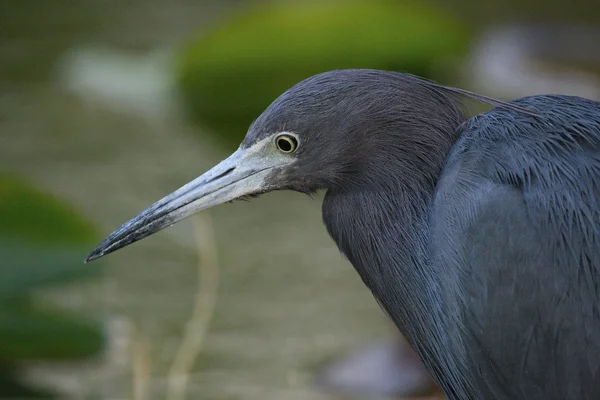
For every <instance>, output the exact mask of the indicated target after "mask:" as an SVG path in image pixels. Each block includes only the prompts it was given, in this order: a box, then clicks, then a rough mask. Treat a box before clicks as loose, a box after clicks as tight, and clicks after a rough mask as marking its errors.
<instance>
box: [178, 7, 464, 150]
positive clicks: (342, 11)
mask: <svg viewBox="0 0 600 400" xmlns="http://www.w3.org/2000/svg"><path fill="white" fill-rule="evenodd" d="M468 38H469V35H468V32H467V30H466V29H465V28H464V26H462V25H461V24H459V23H458V22H457V21H454V20H453V19H451V18H450V17H449V16H448V15H446V14H444V13H443V12H441V11H440V10H439V9H438V8H435V7H431V6H428V5H427V4H425V3H424V2H417V1H414V2H409V1H385V0H380V1H372V0H368V1H367V0H355V1H334V2H331V1H330V2H323V1H304V2H290V3H277V4H268V5H262V6H259V7H257V8H254V9H252V10H250V11H249V12H246V13H243V14H240V15H236V16H234V17H232V18H231V19H229V20H227V21H222V23H221V24H219V25H218V26H216V27H215V28H214V29H213V30H209V31H207V32H205V33H204V34H202V35H201V36H200V37H199V38H197V39H195V40H193V41H192V42H191V43H189V44H188V45H187V46H186V47H185V49H184V51H183V54H182V56H181V60H180V68H179V71H178V87H179V89H180V92H181V94H182V97H183V98H184V103H185V104H186V105H187V108H188V111H189V113H190V115H191V117H192V119H194V120H195V121H196V122H199V123H201V124H202V125H203V126H205V127H206V128H208V129H209V130H211V131H212V132H213V133H215V134H216V135H217V136H218V137H219V138H221V139H223V140H224V141H225V142H226V143H227V144H229V145H230V144H236V143H239V141H240V140H241V139H242V138H243V137H244V135H245V133H246V130H247V128H248V126H249V124H250V123H251V122H252V121H253V119H254V118H256V117H257V116H258V115H259V114H260V113H261V112H262V111H263V110H264V108H265V107H266V106H268V105H269V104H270V103H271V102H272V101H273V100H274V99H275V98H276V97H277V96H279V95H280V94H281V93H282V92H283V91H285V90H286V89H288V88H289V87H290V86H292V85H293V84H295V83H296V82H298V81H300V80H302V79H304V78H306V77H309V76H311V75H314V74H317V73H320V72H324V71H328V70H333V69H340V68H377V69H386V70H396V71H403V72H409V73H413V74H416V75H420V76H424V77H428V78H432V79H438V80H440V79H442V80H443V79H444V78H445V77H442V76H439V74H438V73H436V71H439V70H441V69H440V68H439V66H440V65H443V64H444V63H447V62H451V61H453V60H455V59H457V58H460V57H461V56H462V55H463V54H464V53H465V52H466V49H467V46H468Z"/></svg>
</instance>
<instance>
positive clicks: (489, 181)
mask: <svg viewBox="0 0 600 400" xmlns="http://www.w3.org/2000/svg"><path fill="white" fill-rule="evenodd" d="M514 104H516V105H517V106H520V108H519V107H517V106H514V105H513V106H508V105H506V104H505V105H504V106H503V107H499V108H496V109H494V110H492V111H490V112H488V113H485V114H482V115H480V116H478V117H475V118H472V119H470V120H466V118H465V116H464V114H463V111H462V108H461V106H460V103H459V102H458V101H457V99H456V98H455V97H454V96H453V95H452V91H448V88H442V87H440V86H436V85H434V84H431V83H427V82H424V81H422V80H420V79H417V78H415V77H411V76H407V75H404V74H399V73H390V72H384V71H372V70H345V71H332V72H328V73H324V74H320V75H317V76H314V77H311V78H309V79H307V80H305V81H302V82H300V83H299V84H297V85H296V86H294V87H293V88H291V89H290V90H289V91H287V92H286V93H284V94H283V95H281V96H280V97H279V98H278V99H277V100H275V101H274V102H273V103H272V104H271V105H270V106H269V107H268V108H267V110H266V111H265V112H264V113H263V114H262V115H261V116H260V117H259V118H258V119H257V120H256V121H255V122H254V123H253V124H252V126H251V127H250V129H249V132H248V134H247V136H246V138H245V140H244V142H243V143H242V144H241V146H240V148H239V149H238V150H237V151H236V152H235V153H234V154H233V155H232V156H231V157H230V158H228V159H227V160H224V161H223V162H222V163H221V164H219V165H218V166H216V167H215V168H213V169H212V170H210V171H209V172H207V173H206V174H204V175H202V176H201V177H199V178H197V179H196V180H195V181H193V182H191V183H189V184H188V185H186V186H184V187H183V188H181V189H179V190H178V191H176V192H175V193H173V194H171V195H169V196H167V197H165V198H164V199H163V200H160V201H159V202H157V203H156V204H154V205H153V206H151V207H149V208H148V209H147V210H145V211H143V212H142V213H140V214H139V215H138V216H137V217H135V218H133V219H132V220H131V221H129V222H127V223H126V224H124V225H123V226H122V227H121V228H119V229H118V230H116V231H115V232H114V233H113V234H111V235H110V236H109V237H108V238H107V239H106V240H105V241H104V242H103V243H101V244H100V245H99V246H98V247H97V248H96V249H95V250H94V252H92V254H91V255H90V257H89V259H93V258H97V257H100V256H102V255H104V254H106V253H108V252H111V251H114V250H116V249H118V248H120V247H123V246H126V245H128V244H130V243H133V242H134V241H137V240H139V239H141V238H143V237H145V236H148V235H150V234H152V233H154V232H156V231H158V230H160V229H162V228H164V227H167V226H170V225H172V224H173V223H174V222H176V221H177V220H180V219H182V218H184V217H186V216H188V215H190V214H192V213H193V212H196V211H199V210H202V209H206V208H208V207H210V206H213V205H216V204H219V203H222V202H226V201H230V200H233V199H236V198H240V197H243V196H247V195H256V194H260V193H264V192H266V191H271V190H279V189H290V190H296V191H300V192H313V191H315V190H318V189H325V190H327V194H326V196H325V200H324V203H323V220H324V222H325V225H326V227H327V229H328V231H329V233H330V235H331V236H332V238H333V239H334V240H335V242H336V243H337V245H338V247H339V248H340V250H341V251H342V252H343V253H344V254H345V255H346V256H347V257H348V259H349V260H350V262H351V263H352V265H353V266H354V268H355V269H356V270H357V271H358V273H359V274H360V276H361V277H362V279H363V280H364V282H365V283H366V285H367V286H368V287H369V288H370V289H371V291H372V292H373V294H374V296H375V297H376V299H377V300H378V301H379V302H380V303H381V305H382V306H383V308H384V309H385V310H386V311H387V313H388V314H389V315H390V317H391V318H392V319H393V321H394V322H395V323H396V325H397V326H398V328H399V329H400V330H401V331H402V332H403V333H404V335H405V336H406V337H407V339H408V340H409V342H410V343H411V344H412V346H413V347H414V348H415V349H416V351H417V352H418V353H419V355H420V356H421V358H422V359H423V361H424V363H425V365H426V366H427V367H428V369H429V371H430V372H431V373H432V374H433V376H434V377H435V378H436V380H437V382H438V384H439V385H440V386H441V387H442V389H443V390H444V392H445V394H446V395H447V396H448V397H449V398H450V399H451V400H492V399H493V400H592V399H594V400H595V399H598V398H599V396H600V249H599V248H598V245H599V241H600V189H599V188H600V103H598V102H594V101H591V100H586V99H582V98H576V97H567V96H536V97H529V98H525V99H521V100H518V101H516V102H515V103H514ZM524 108H525V109H528V110H529V111H530V113H527V112H522V111H523V109H524ZM531 112H533V113H534V114H537V115H531Z"/></svg>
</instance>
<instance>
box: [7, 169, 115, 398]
mask: <svg viewBox="0 0 600 400" xmlns="http://www.w3.org/2000/svg"><path fill="white" fill-rule="evenodd" d="M96 239H98V237H97V236H96V235H95V234H94V229H93V226H92V225H91V224H90V223H89V222H87V221H86V220H84V219H83V218H82V217H80V216H79V215H78V214H77V213H75V212H74V211H73V210H72V209H71V208H70V207H69V206H68V205H67V204H64V203H63V202H61V201H60V200H58V199H56V198H54V197H52V196H50V195H48V194H45V193H43V192H40V191H38V190H36V189H35V188H33V187H31V186H30V185H29V184H27V183H26V182H24V181H22V180H20V179H18V178H16V177H14V176H10V175H7V174H3V173H0V259H1V260H2V267H1V268H0V398H13V399H14V398H23V397H29V398H30V397H43V398H49V397H53V396H52V394H51V393H48V392H44V391H40V390H38V389H36V388H33V387H28V386H27V385H25V384H23V383H22V382H20V381H19V380H18V378H17V374H16V371H18V370H19V368H21V367H22V366H23V363H24V362H26V361H34V360H44V361H48V360H56V361H59V360H60V361H64V360H69V361H73V360H77V359H83V358H87V357H92V356H94V355H97V354H98V353H99V352H100V351H101V349H102V346H103V344H104V334H103V332H102V329H101V328H100V326H99V324H98V323H97V322H96V321H91V320H87V319H85V318H82V317H80V316H72V315H70V314H68V313H65V312H63V311H61V310H56V309H54V308H52V307H49V306H47V305H41V304H39V303H40V302H39V301H36V298H35V296H33V291H34V290H38V289H42V288H46V287H49V286H50V285H58V284H65V283H68V282H71V281H72V280H74V279H76V278H81V277H84V276H88V275H90V274H94V273H98V272H100V271H101V270H100V269H99V266H97V265H94V267H93V268H90V266H89V265H84V264H83V262H82V260H83V257H84V256H85V254H86V250H87V249H88V248H89V247H90V246H91V244H93V243H94V242H95V240H96Z"/></svg>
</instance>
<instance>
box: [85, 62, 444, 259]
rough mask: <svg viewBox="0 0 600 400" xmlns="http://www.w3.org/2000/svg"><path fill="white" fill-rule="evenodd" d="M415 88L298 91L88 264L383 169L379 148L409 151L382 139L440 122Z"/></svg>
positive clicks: (338, 85) (339, 76) (359, 77)
mask: <svg viewBox="0 0 600 400" xmlns="http://www.w3.org/2000/svg"><path fill="white" fill-rule="evenodd" d="M419 82H420V83H419ZM415 85H416V86H415ZM418 85H421V86H422V88H426V87H427V85H426V84H424V83H423V81H419V80H417V79H416V78H410V77H408V76H404V75H400V74H395V73H388V72H384V71H375V70H338V71H331V72H326V73H323V74H319V75H315V76H313V77H311V78H308V79H306V80H304V81H302V82H300V83H298V84H296V85H295V86H293V87H292V88H291V89H289V90H288V91H286V92H285V93H283V94H282V95H281V96H280V97H279V98H277V99H276V100H275V101H274V102H273V103H272V104H271V105H270V106H269V107H267V109H266V110H265V111H264V112H263V113H262V114H261V115H260V116H259V117H258V118H257V119H256V120H255V121H254V122H253V123H252V124H251V126H250V128H249V130H248V132H247V135H246V137H245V138H244V140H243V141H242V143H241V145H240V147H239V148H238V149H237V150H236V151H235V152H234V153H233V154H231V156H229V157H228V158H226V159H225V160H223V161H222V162H220V163H219V164H217V165H216V166H215V167H213V168H212V169H210V170H209V171H207V172H206V173H204V174H202V175H201V176H199V177H198V178H196V179H194V180H193V181H191V182H189V183H188V184H186V185H185V186H183V187H181V188H180V189H178V190H176V191H175V192H173V193H171V194H169V195H167V196H166V197H164V198H163V199H162V200H159V201H158V202H156V203H155V204H153V205H151V206H150V207H148V208H147V209H146V210H144V211H142V212H141V213H139V214H138V215H137V216H135V217H133V218H132V219H131V220H129V221H128V222H126V223H125V224H123V225H122V226H121V227H120V228H118V229H117V230H116V231H114V232H113V233H112V234H110V235H109V236H108V237H107V238H106V239H105V240H104V241H103V242H102V243H101V244H100V245H98V246H97V247H96V248H95V249H94V250H93V251H92V252H91V253H90V255H89V256H88V258H87V259H86V261H90V260H93V259H96V258H99V257H102V256H103V255H105V254H108V253H111V252H113V251H115V250H118V249H120V248H122V247H125V246H127V245H129V244H131V243H134V242H136V241H138V240H140V239H143V238H145V237H147V236H149V235H151V234H153V233H155V232H158V231H160V230H162V229H164V228H166V227H168V226H171V225H173V224H174V223H176V222H178V221H180V220H182V219H184V218H186V217H188V216H190V215H192V214H194V213H197V212H199V211H202V210H205V209H208V208H210V207H213V206H216V205H218V204H222V203H226V202H230V201H233V200H237V199H242V198H248V197H254V196H258V195H260V194H263V193H266V192H270V191H274V190H294V191H298V192H302V193H312V192H315V191H317V190H319V189H336V188H343V187H348V186H349V185H352V184H353V183H355V182H357V177H359V175H360V171H362V170H365V169H366V168H368V166H369V164H370V163H373V162H380V163H381V162H382V160H381V159H378V158H377V157H376V154H377V153H381V149H382V148H385V149H386V152H387V153H388V154H392V153H394V152H395V154H396V155H395V156H396V157H398V156H399V155H401V154H402V153H403V150H407V149H406V148H404V149H403V147H406V146H407V145H408V146H410V144H409V143H408V142H405V141H403V140H401V138H400V140H398V138H394V137H393V135H390V134H385V133H398V132H400V133H402V132H401V131H402V130H403V129H404V130H406V131H410V130H411V129H414V128H415V127H418V126H419V125H422V124H426V123H428V121H430V120H431V119H432V118H433V119H435V118H438V117H439V116H438V114H437V111H436V110H430V109H429V110H425V109H424V108H423V104H420V103H419V100H418V99H419V98H420V97H421V98H423V99H426V98H427V96H428V95H430V96H431V95H432V93H421V91H419V90H415V88H416V87H417V86H418ZM419 96H420V97H419ZM429 104H432V103H431V101H430V102H429ZM429 108H431V106H430V107H429ZM402 127H404V128H402ZM392 131H393V132H392ZM404 136H406V135H404ZM448 140H450V138H448ZM395 150H397V151H395ZM408 150H410V149H408ZM383 162H385V161H383Z"/></svg>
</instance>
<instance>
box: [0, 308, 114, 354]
mask: <svg viewBox="0 0 600 400" xmlns="http://www.w3.org/2000/svg"><path fill="white" fill-rule="evenodd" d="M104 339H105V338H104V334H103V332H102V331H101V330H100V328H99V326H98V324H96V323H94V322H91V321H86V320H83V319H82V318H80V317H77V318H72V317H66V316H64V315H60V314H58V313H56V312H52V311H48V310H39V309H35V308H33V307H21V308H6V307H4V308H0V362H2V361H10V362H15V361H28V360H49V359H53V360H66V359H73V358H84V357H91V356H94V355H97V354H98V352H99V351H100V350H101V349H102V347H103V345H104V342H105V340H104Z"/></svg>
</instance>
